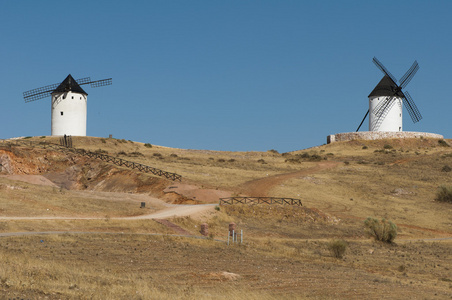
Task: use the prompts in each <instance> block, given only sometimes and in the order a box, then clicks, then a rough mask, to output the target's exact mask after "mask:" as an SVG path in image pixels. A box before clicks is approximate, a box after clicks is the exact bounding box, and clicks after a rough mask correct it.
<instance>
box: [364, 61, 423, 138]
mask: <svg viewBox="0 0 452 300" xmlns="http://www.w3.org/2000/svg"><path fill="white" fill-rule="evenodd" d="M373 62H374V63H375V65H376V66H377V67H378V68H379V69H380V70H381V71H382V72H383V74H384V76H383V78H382V79H381V80H380V82H379V83H378V84H377V86H376V87H375V88H374V89H373V91H372V92H371V93H370V94H369V96H368V97H369V110H368V111H367V113H366V114H365V116H364V118H363V120H362V121H361V124H359V126H358V129H356V131H358V130H359V128H360V127H361V125H362V124H363V123H364V120H365V119H366V117H367V115H369V131H402V129H403V126H402V110H403V106H404V105H405V107H406V110H407V111H408V113H409V114H410V117H411V119H412V120H413V122H414V123H416V122H419V121H420V120H421V119H422V116H421V114H420V112H419V110H418V108H417V106H416V104H415V103H414V101H413V98H411V95H410V94H409V93H408V92H407V91H404V92H402V89H403V88H405V87H406V86H407V84H408V83H409V82H410V81H411V79H413V77H414V75H415V74H416V72H417V71H418V70H419V65H418V63H417V61H414V63H413V65H412V66H411V67H410V68H409V69H408V71H407V72H406V73H405V75H403V76H402V78H400V80H399V85H397V80H396V79H395V77H394V76H393V75H392V74H391V73H389V71H388V70H387V69H386V68H385V67H384V66H383V64H382V63H381V62H380V61H379V60H378V59H377V58H376V57H374V58H373Z"/></svg>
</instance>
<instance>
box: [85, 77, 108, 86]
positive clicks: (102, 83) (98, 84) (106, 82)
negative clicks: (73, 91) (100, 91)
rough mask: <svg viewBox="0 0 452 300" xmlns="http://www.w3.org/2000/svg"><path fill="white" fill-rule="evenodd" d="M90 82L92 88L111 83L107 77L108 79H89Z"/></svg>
mask: <svg viewBox="0 0 452 300" xmlns="http://www.w3.org/2000/svg"><path fill="white" fill-rule="evenodd" d="M90 84H91V87H92V88H96V87H101V86H106V85H111V84H112V79H111V78H108V79H101V80H96V81H91V82H90Z"/></svg>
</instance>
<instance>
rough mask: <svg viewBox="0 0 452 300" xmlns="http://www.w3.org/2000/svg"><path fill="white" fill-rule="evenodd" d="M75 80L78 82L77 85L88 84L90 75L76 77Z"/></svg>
mask: <svg viewBox="0 0 452 300" xmlns="http://www.w3.org/2000/svg"><path fill="white" fill-rule="evenodd" d="M75 81H76V82H77V83H78V85H82V84H88V83H90V82H91V77H85V78H80V79H76V80H75Z"/></svg>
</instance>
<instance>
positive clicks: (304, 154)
mask: <svg viewBox="0 0 452 300" xmlns="http://www.w3.org/2000/svg"><path fill="white" fill-rule="evenodd" d="M297 156H300V157H301V158H310V157H311V156H310V155H309V153H306V152H305V153H303V154H297Z"/></svg>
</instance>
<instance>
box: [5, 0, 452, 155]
mask: <svg viewBox="0 0 452 300" xmlns="http://www.w3.org/2000/svg"><path fill="white" fill-rule="evenodd" d="M451 12H452V1H394V0H392V1H358V0H356V1H276V0H275V1H247V0H240V1H234V0H232V1H229V0H228V1H215V0H206V1H187V0H181V1H163V0H162V1H19V0H17V1H7V0H0V87H1V91H2V92H1V94H0V101H1V110H0V111H1V118H0V138H10V137H17V136H41V135H50V98H46V99H42V100H39V101H36V102H31V103H25V102H24V100H23V97H22V93H23V92H24V91H27V90H31V89H34V88H38V87H41V86H44V85H48V84H53V83H58V82H61V81H62V80H63V79H64V78H65V77H66V76H67V75H68V74H69V73H70V74H72V75H73V76H74V78H82V77H87V76H90V77H91V78H92V79H104V78H108V77H112V78H113V85H111V86H107V87H102V88H96V89H92V88H89V87H87V88H86V92H87V93H88V94H89V95H88V129H87V131H88V135H90V136H98V137H108V135H109V134H113V137H116V138H120V139H122V138H124V139H127V140H134V141H140V142H146V143H151V144H156V145H163V146H169V147H177V148H187V149H212V150H234V151H235V150H240V151H266V150H269V149H276V150H278V151H280V152H287V151H293V150H299V149H305V148H308V147H312V146H317V145H321V144H324V143H325V142H326V136H327V135H329V134H334V133H339V132H350V131H355V130H356V127H357V126H358V125H359V122H360V121H361V119H362V117H363V116H364V114H365V112H366V111H367V109H368V99H367V96H368V94H369V93H370V92H371V91H372V89H373V88H374V87H375V85H377V83H378V82H379V81H380V79H381V78H382V76H383V75H382V73H381V72H380V71H379V70H378V69H377V68H376V67H375V65H374V64H373V63H372V58H373V57H374V56H376V57H377V58H378V59H379V60H380V61H381V62H382V63H383V64H384V65H385V66H386V67H387V68H388V69H389V71H390V72H392V73H393V74H394V76H395V77H397V78H400V77H401V76H402V75H403V74H404V73H405V71H406V70H407V69H408V68H409V67H410V66H411V64H412V63H413V61H414V60H415V59H416V60H417V61H418V62H419V65H420V70H419V72H418V73H417V74H416V76H415V77H414V78H413V80H412V81H411V82H410V84H408V86H407V88H406V90H408V91H409V92H410V94H411V96H412V97H413V99H414V101H415V103H416V104H417V106H418V108H419V110H420V112H421V113H422V115H423V119H422V120H421V121H420V122H419V123H416V124H413V123H412V121H411V119H410V117H409V115H408V113H407V111H406V110H405V111H404V130H405V131H425V132H432V133H439V134H443V135H444V136H445V138H452V128H451V123H452V118H451V111H452V101H451V96H450V94H451V91H450V87H451V86H452V84H451V81H452V38H451V37H452V21H451V18H450V14H451ZM362 130H364V131H365V130H368V123H367V121H366V123H365V124H364V125H363V128H362Z"/></svg>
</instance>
